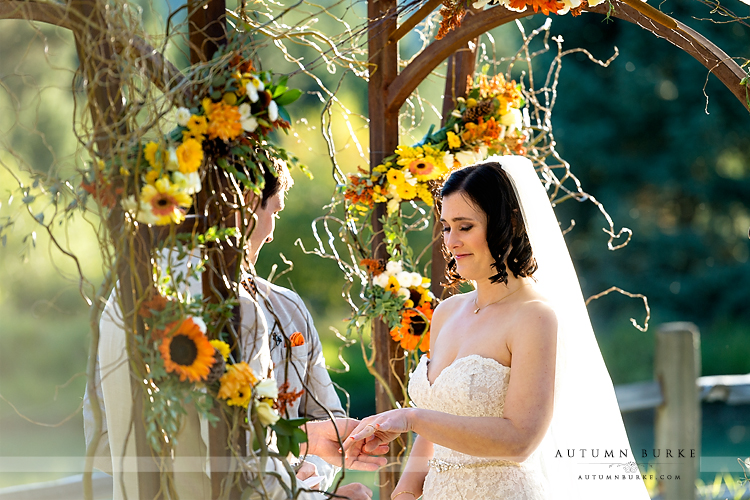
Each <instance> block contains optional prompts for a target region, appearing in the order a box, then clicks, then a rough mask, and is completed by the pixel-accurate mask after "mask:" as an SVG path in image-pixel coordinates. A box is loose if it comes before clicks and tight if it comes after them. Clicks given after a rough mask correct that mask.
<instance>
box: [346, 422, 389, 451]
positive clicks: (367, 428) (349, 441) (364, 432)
mask: <svg viewBox="0 0 750 500" xmlns="http://www.w3.org/2000/svg"><path fill="white" fill-rule="evenodd" d="M379 426H380V425H379V424H376V425H373V424H366V425H364V426H363V425H362V424H360V425H359V426H358V427H357V428H356V429H354V430H353V431H352V433H351V434H349V437H348V438H346V441H345V442H344V451H346V450H349V449H351V447H352V446H354V444H355V443H357V442H358V441H362V440H364V439H367V438H368V437H370V436H372V435H373V434H375V431H377V430H378V429H377V427H379Z"/></svg>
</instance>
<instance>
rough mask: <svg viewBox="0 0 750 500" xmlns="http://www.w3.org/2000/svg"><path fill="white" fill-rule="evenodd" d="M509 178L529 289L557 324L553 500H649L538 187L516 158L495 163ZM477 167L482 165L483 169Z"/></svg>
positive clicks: (550, 471) (550, 474) (528, 167)
mask: <svg viewBox="0 0 750 500" xmlns="http://www.w3.org/2000/svg"><path fill="white" fill-rule="evenodd" d="M485 162H497V163H499V164H500V165H501V166H502V168H503V170H504V171H505V172H506V173H507V174H508V177H509V178H510V181H511V183H512V185H513V187H514V189H515V192H516V196H517V198H518V202H519V205H520V208H521V212H522V214H523V221H524V224H525V226H526V232H527V234H528V236H529V241H530V243H531V248H532V252H533V255H534V258H535V259H536V262H537V265H538V266H539V268H538V270H537V271H536V272H535V273H534V278H535V279H536V280H537V282H536V285H535V287H536V288H537V289H538V290H539V292H540V293H541V294H543V295H544V296H545V297H546V298H547V299H548V300H549V301H550V304H551V305H552V307H553V309H554V310H555V312H556V314H557V318H558V325H559V327H558V339H557V364H556V372H555V405H554V414H553V418H552V423H551V425H550V428H549V431H548V433H547V435H546V437H545V438H544V441H543V443H542V445H541V446H540V447H539V449H538V451H537V454H536V456H537V458H538V459H539V460H540V461H541V467H542V470H543V472H544V474H545V476H546V477H547V479H548V481H549V483H550V486H551V493H552V494H553V496H552V498H554V499H571V500H572V499H575V500H583V499H592V500H593V499H596V500H601V499H607V500H618V499H622V500H641V499H643V500H647V499H648V498H649V495H648V492H647V491H646V487H645V485H644V483H643V480H642V479H641V472H640V471H639V469H638V466H637V464H636V457H635V456H634V455H633V453H632V451H631V449H630V444H629V442H628V436H627V434H626V433H625V427H624V425H623V422H622V416H621V414H620V409H619V406H618V404H617V399H616V398H615V391H614V387H613V386H612V380H611V378H610V376H609V372H608V371H607V367H606V366H605V364H604V360H603V359H602V355H601V352H600V350H599V345H598V344H597V341H596V337H595V336H594V331H593V329H592V327H591V321H590V319H589V315H588V311H587V310H586V304H585V302H584V299H583V295H582V293H581V287H580V285H579V283H578V276H577V274H576V271H575V269H574V268H573V263H572V261H571V259H570V255H569V253H568V248H567V245H566V244H565V240H564V238H563V235H562V232H561V230H560V226H559V224H558V221H557V218H556V217H555V214H554V212H553V210H552V206H551V204H550V202H549V198H548V195H547V192H546V190H545V187H544V185H543V182H542V180H541V179H540V178H539V176H538V174H537V173H536V171H535V169H534V167H533V165H532V163H531V161H529V160H528V159H527V158H524V157H521V156H493V157H490V158H488V159H487V160H485ZM485 162H483V163H485Z"/></svg>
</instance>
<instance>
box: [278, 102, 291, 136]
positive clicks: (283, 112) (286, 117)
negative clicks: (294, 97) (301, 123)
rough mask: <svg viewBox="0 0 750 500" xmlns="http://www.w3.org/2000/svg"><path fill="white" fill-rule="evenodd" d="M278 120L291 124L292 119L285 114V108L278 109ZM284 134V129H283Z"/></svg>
mask: <svg viewBox="0 0 750 500" xmlns="http://www.w3.org/2000/svg"><path fill="white" fill-rule="evenodd" d="M279 118H281V119H283V120H286V121H288V122H289V123H292V117H291V116H289V113H288V112H287V110H286V108H283V107H279ZM284 131H285V132H286V129H284Z"/></svg>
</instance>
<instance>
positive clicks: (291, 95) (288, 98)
mask: <svg viewBox="0 0 750 500" xmlns="http://www.w3.org/2000/svg"><path fill="white" fill-rule="evenodd" d="M301 95H302V91H301V90H300V89H289V90H287V91H286V92H284V93H283V94H281V95H279V96H278V97H274V101H276V104H278V105H279V106H286V105H287V104H291V103H293V102H294V101H296V100H297V99H299V98H300V96H301Z"/></svg>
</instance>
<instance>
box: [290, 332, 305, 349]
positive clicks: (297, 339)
mask: <svg viewBox="0 0 750 500" xmlns="http://www.w3.org/2000/svg"><path fill="white" fill-rule="evenodd" d="M289 343H290V344H291V345H292V347H297V346H300V345H305V337H303V336H302V334H301V333H300V332H294V333H293V334H292V336H291V337H289Z"/></svg>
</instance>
